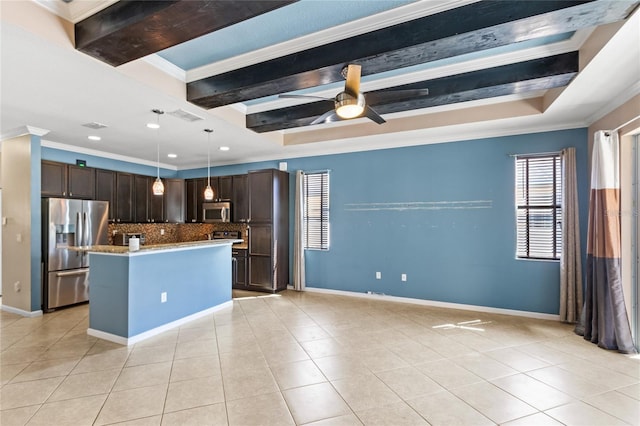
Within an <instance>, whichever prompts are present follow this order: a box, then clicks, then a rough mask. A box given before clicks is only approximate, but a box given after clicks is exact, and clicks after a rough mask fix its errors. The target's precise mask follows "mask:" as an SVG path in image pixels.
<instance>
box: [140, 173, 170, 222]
mask: <svg viewBox="0 0 640 426" xmlns="http://www.w3.org/2000/svg"><path fill="white" fill-rule="evenodd" d="M155 180H156V179H155V178H154V177H152V176H142V175H135V176H134V195H135V197H134V199H135V209H134V221H135V222H138V223H145V222H152V223H155V222H164V195H154V194H153V190H152V188H153V182H154V181H155ZM162 183H163V184H164V185H165V191H166V183H167V182H166V179H163V182H162Z"/></svg>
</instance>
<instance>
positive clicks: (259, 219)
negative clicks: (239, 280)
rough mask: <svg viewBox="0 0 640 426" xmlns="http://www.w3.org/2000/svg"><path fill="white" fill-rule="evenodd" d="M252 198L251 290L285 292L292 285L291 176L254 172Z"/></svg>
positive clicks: (271, 171) (250, 185)
mask: <svg viewBox="0 0 640 426" xmlns="http://www.w3.org/2000/svg"><path fill="white" fill-rule="evenodd" d="M248 194H249V227H248V230H249V253H248V255H249V257H248V264H249V267H248V282H247V289H252V290H260V291H270V292H276V291H280V290H284V289H286V288H287V284H288V282H289V174H288V173H287V172H283V171H280V170H275V169H269V170H257V171H251V172H249V175H248Z"/></svg>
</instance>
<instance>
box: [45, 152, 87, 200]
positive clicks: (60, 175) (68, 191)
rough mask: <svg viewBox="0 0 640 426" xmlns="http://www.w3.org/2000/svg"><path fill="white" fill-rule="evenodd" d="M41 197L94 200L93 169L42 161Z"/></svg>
mask: <svg viewBox="0 0 640 426" xmlns="http://www.w3.org/2000/svg"><path fill="white" fill-rule="evenodd" d="M41 195H42V196H43V197H65V198H83V199H87V200H93V199H95V195H96V193H95V169H93V168H91V167H80V166H75V165H73V164H64V163H58V162H55V161H47V160H43V161H42V163H41Z"/></svg>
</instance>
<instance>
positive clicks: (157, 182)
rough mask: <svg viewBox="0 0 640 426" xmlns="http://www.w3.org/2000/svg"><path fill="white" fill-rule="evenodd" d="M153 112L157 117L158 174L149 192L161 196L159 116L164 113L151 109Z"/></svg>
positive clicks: (162, 188)
mask: <svg viewBox="0 0 640 426" xmlns="http://www.w3.org/2000/svg"><path fill="white" fill-rule="evenodd" d="M151 111H153V113H154V114H156V115H157V117H156V119H157V122H156V141H157V144H156V148H157V149H156V154H157V172H158V174H157V175H156V180H155V181H154V182H153V186H152V187H151V190H152V191H153V195H162V194H164V184H163V183H162V180H161V179H160V116H161V115H162V114H164V111H162V110H159V109H153V110H151Z"/></svg>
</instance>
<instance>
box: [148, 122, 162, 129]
mask: <svg viewBox="0 0 640 426" xmlns="http://www.w3.org/2000/svg"><path fill="white" fill-rule="evenodd" d="M147 127H148V128H150V129H159V128H160V125H159V124H158V123H147Z"/></svg>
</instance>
